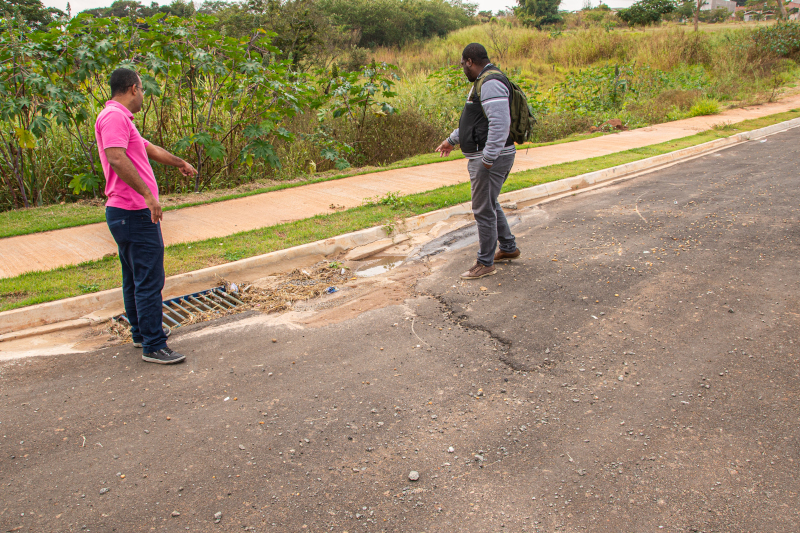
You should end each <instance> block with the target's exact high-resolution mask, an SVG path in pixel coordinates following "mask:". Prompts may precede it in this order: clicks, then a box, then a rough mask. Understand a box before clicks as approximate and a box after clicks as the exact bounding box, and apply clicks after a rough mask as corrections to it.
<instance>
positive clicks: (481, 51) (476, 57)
mask: <svg viewBox="0 0 800 533" xmlns="http://www.w3.org/2000/svg"><path fill="white" fill-rule="evenodd" d="M461 58H462V59H464V60H467V59H471V60H472V62H473V63H476V64H478V65H483V64H485V63H488V62H489V54H487V53H486V48H484V47H483V45H482V44H480V43H469V44H468V45H467V46H466V48H464V51H463V52H461Z"/></svg>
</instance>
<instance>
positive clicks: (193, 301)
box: [115, 287, 245, 328]
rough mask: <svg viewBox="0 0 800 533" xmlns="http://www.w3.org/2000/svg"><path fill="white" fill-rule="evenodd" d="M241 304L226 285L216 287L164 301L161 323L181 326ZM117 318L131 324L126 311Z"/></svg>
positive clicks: (176, 326)
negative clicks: (227, 290) (199, 316)
mask: <svg viewBox="0 0 800 533" xmlns="http://www.w3.org/2000/svg"><path fill="white" fill-rule="evenodd" d="M240 305H245V304H244V302H242V301H240V300H239V299H237V298H235V297H234V296H232V295H231V294H230V293H228V292H226V291H225V288H224V287H215V288H213V289H208V290H205V291H201V292H195V293H193V294H187V295H185V296H178V297H177V298H173V299H171V300H165V301H164V302H162V304H161V307H162V313H161V317H162V320H161V324H162V325H163V326H167V327H170V328H179V327H180V326H181V325H182V324H184V323H186V322H190V321H191V320H192V319H193V318H194V317H195V316H198V315H201V314H203V313H208V312H213V311H229V310H230V309H235V308H237V307H239V306H240ZM115 320H117V321H122V322H125V323H126V324H128V325H130V322H129V321H128V317H127V315H126V314H125V313H123V314H121V315H119V316H118V317H116V319H115Z"/></svg>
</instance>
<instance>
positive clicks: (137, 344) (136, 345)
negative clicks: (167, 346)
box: [133, 326, 172, 348]
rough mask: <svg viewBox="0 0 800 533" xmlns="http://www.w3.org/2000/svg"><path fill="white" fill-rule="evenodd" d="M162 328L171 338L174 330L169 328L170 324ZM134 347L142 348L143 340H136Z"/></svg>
mask: <svg viewBox="0 0 800 533" xmlns="http://www.w3.org/2000/svg"><path fill="white" fill-rule="evenodd" d="M161 329H163V330H164V335H166V336H167V338H169V336H170V335H171V334H172V330H171V329H169V326H164V327H162V328H161ZM133 347H134V348H141V347H142V343H141V342H134V343H133Z"/></svg>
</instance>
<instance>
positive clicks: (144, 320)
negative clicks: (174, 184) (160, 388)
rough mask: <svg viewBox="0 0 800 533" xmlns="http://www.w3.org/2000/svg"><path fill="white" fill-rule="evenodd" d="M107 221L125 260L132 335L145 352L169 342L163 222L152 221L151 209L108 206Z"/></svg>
mask: <svg viewBox="0 0 800 533" xmlns="http://www.w3.org/2000/svg"><path fill="white" fill-rule="evenodd" d="M106 222H107V223H108V229H109V230H110V231H111V235H112V236H113V237H114V240H115V241H116V242H117V248H118V249H119V262H120V263H122V295H123V297H124V299H125V312H126V313H127V314H128V320H129V321H130V323H131V337H133V341H134V342H141V343H142V348H143V349H144V352H145V353H150V352H155V351H158V350H160V349H161V348H164V347H165V346H166V345H167V336H166V335H165V334H164V331H163V330H162V329H161V302H162V300H161V290H162V289H163V288H164V239H162V238H161V224H160V223H158V224H153V222H152V221H151V220H150V210H149V209H139V210H136V211H128V210H126V209H120V208H118V207H106Z"/></svg>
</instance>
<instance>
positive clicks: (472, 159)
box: [436, 43, 520, 279]
mask: <svg viewBox="0 0 800 533" xmlns="http://www.w3.org/2000/svg"><path fill="white" fill-rule="evenodd" d="M461 66H462V67H463V68H464V74H465V75H466V76H467V79H468V80H469V81H471V82H473V84H474V82H475V81H476V80H478V79H479V78H482V79H483V82H482V85H481V87H480V97H479V95H477V94H475V85H473V87H472V88H471V89H470V92H469V95H468V96H467V103H466V104H465V105H464V110H463V111H462V112H461V119H460V121H459V123H458V128H457V129H456V130H455V131H453V133H451V134H450V136H449V137H448V138H447V139H445V140H444V141H443V142H442V144H440V145H439V146H438V147H437V148H436V151H437V152H440V153H441V154H442V156H446V155H448V154H450V152H451V151H452V150H453V148H455V146H456V145H457V144H461V150H462V152H463V153H464V156H465V157H466V158H467V159H469V164H468V170H469V179H470V185H471V189H472V212H473V214H474V215H475V221H476V222H477V224H478V240H479V242H480V247H479V249H478V259H477V261H476V262H475V265H474V266H473V267H472V268H470V269H469V270H468V271H466V272H464V273H463V274H461V278H462V279H478V278H483V277H485V276H491V275H492V274H496V273H497V269H496V268H495V266H494V263H495V261H510V260H512V259H516V258H517V257H519V255H520V251H519V249H518V248H517V246H516V240H515V239H514V235H513V234H512V233H511V229H510V228H509V226H508V221H507V220H506V216H505V214H504V213H503V209H502V208H501V207H500V204H499V203H498V201H497V197H498V195H499V194H500V189H502V187H503V184H504V183H505V181H506V178H508V173H509V172H510V171H511V167H512V166H513V165H514V156H515V155H516V153H517V149H516V148H515V147H514V141H513V140H512V139H511V138H510V137H509V130H510V127H511V107H510V98H511V94H512V93H511V84H510V83H509V81H508V78H506V76H505V74H503V73H502V72H500V70H499V69H498V68H497V67H495V66H494V65H493V64H492V63H490V62H489V56H488V54H487V53H486V48H484V47H483V45H481V44H478V43H471V44H468V45H467V47H466V48H464V51H463V52H462V53H461ZM498 241H499V244H500V249H499V250H497V253H495V250H496V248H497V245H498Z"/></svg>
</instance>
